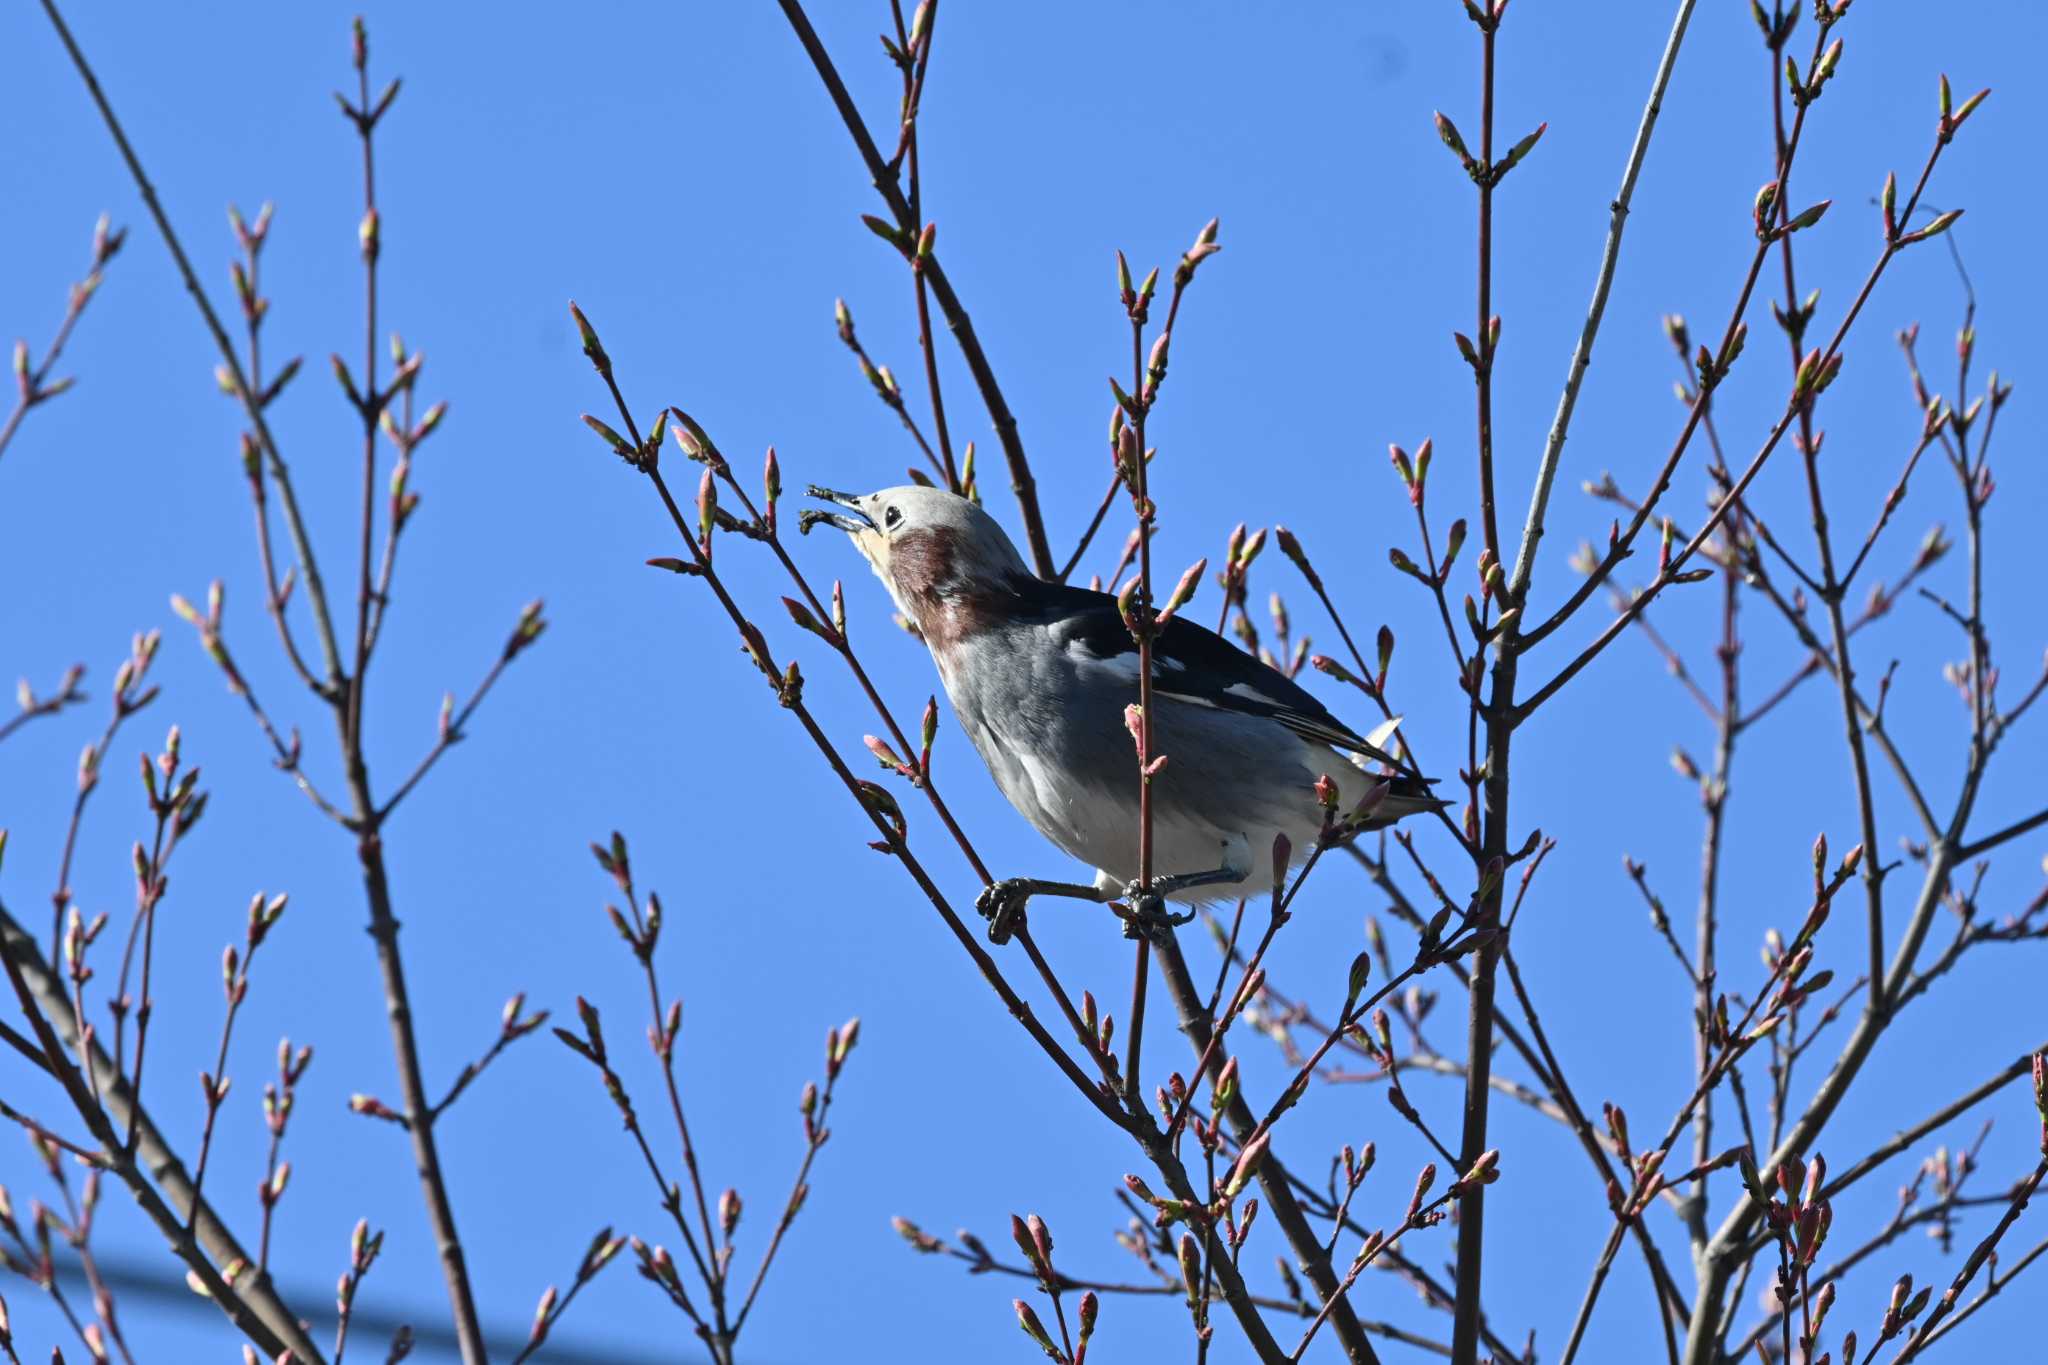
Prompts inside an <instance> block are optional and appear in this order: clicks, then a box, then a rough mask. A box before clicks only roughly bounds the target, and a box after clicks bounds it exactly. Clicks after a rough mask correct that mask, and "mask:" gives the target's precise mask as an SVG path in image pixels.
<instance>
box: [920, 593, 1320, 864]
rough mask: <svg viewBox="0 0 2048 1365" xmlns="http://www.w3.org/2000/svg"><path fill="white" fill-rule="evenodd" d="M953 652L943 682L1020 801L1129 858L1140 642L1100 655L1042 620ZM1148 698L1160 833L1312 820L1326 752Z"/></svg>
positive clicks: (1205, 846) (1071, 834)
mask: <svg viewBox="0 0 2048 1365" xmlns="http://www.w3.org/2000/svg"><path fill="white" fill-rule="evenodd" d="M947 656H948V657H947V658H946V659H944V660H942V661H941V666H940V673H941V675H942V677H943V678H944V681H945V684H946V691H947V695H948V696H949V697H950V698H951V699H952V702H953V707H954V710H955V712H956V713H957V714H958V715H959V717H960V721H961V724H962V727H963V728H964V729H965V730H966V732H967V734H968V737H969V738H970V739H971V740H972V741H973V743H974V746H975V748H976V750H977V751H979V752H980V754H981V756H982V759H983V761H984V762H986V763H987V765H988V769H989V772H990V774H991V775H992V776H993V777H994V779H995V782H996V785H997V787H998V788H1000V789H1001V791H1002V793H1003V795H1004V796H1006V797H1007V798H1009V801H1010V803H1011V804H1012V805H1013V806H1015V807H1016V808H1017V810H1018V812H1019V813H1020V814H1022V815H1023V816H1024V817H1025V819H1027V820H1029V821H1030V822H1031V824H1032V825H1033V826H1034V827H1036V828H1037V829H1038V830H1039V832H1040V833H1042V834H1044V835H1045V836H1046V837H1047V838H1048V839H1051V840H1052V841H1053V842H1054V843H1055V844H1058V845H1059V846H1060V847H1061V848H1062V849H1064V850H1065V851H1066V852H1068V853H1070V854H1072V855H1073V856H1075V857H1077V858H1080V859H1082V860H1083V861H1085V862H1087V863H1089V864H1091V865H1092V866H1095V867H1099V868H1106V869H1118V868H1124V867H1125V866H1126V865H1127V864H1128V865H1132V866H1134V865H1135V864H1134V856H1135V841H1136V828H1137V811H1138V773H1137V753H1136V750H1135V748H1134V746H1133V744H1132V740H1131V737H1130V734H1129V732H1128V730H1127V729H1126V728H1125V723H1124V708H1125V707H1126V706H1128V705H1130V704H1131V703H1133V702H1135V701H1136V700H1137V695H1138V686H1137V667H1136V662H1137V661H1136V656H1135V655H1123V656H1118V657H1115V658H1111V659H1101V658H1097V657H1095V656H1093V655H1091V654H1089V653H1088V652H1087V651H1086V650H1084V649H1081V648H1079V647H1077V646H1073V645H1071V644H1070V643H1069V642H1067V641H1065V640H1063V639H1062V638H1061V637H1060V635H1059V633H1058V632H1057V631H1055V630H1048V629H1045V628H1043V627H1036V626H1018V627H1011V628H1000V629H994V630H985V631H978V632H975V633H974V634H973V635H972V636H970V637H968V638H967V639H965V640H962V641H961V642H959V643H958V644H957V645H955V646H954V647H953V648H952V649H950V650H948V651H947ZM1161 681H1162V682H1170V679H1168V678H1162V679H1161ZM1153 710H1154V716H1153V752H1154V753H1155V754H1164V755H1166V757H1167V763H1166V766H1165V767H1164V768H1163V769H1162V770H1161V771H1160V773H1159V775H1158V776H1157V777H1156V778H1155V779H1154V784H1153V805H1154V812H1155V821H1156V822H1157V827H1158V828H1159V830H1160V831H1161V833H1162V834H1164V832H1165V831H1166V830H1167V829H1169V828H1171V829H1174V830H1178V831H1183V832H1185V835H1186V836H1187V837H1188V838H1189V839H1190V840H1192V841H1193V842H1194V843H1195V844H1197V845H1199V846H1200V847H1201V849H1202V855H1201V857H1202V859H1203V860H1206V859H1208V857H1209V854H1210V853H1211V852H1212V851H1213V848H1212V846H1213V843H1214V841H1215V840H1216V839H1219V838H1223V837H1228V836H1230V835H1233V834H1244V835H1249V836H1251V837H1252V838H1253V839H1254V840H1259V839H1263V840H1266V841H1268V842H1269V841H1270V839H1271V834H1272V831H1274V830H1276V829H1281V828H1286V829H1289V830H1290V832H1296V831H1297V830H1298V827H1299V826H1300V825H1301V824H1302V822H1303V821H1307V822H1308V827H1309V828H1313V827H1314V821H1315V819H1316V816H1315V804H1314V796H1313V792H1312V790H1311V784H1312V783H1313V782H1314V780H1315V776H1316V771H1315V769H1316V767H1317V766H1319V765H1317V764H1316V763H1314V761H1312V760H1311V759H1310V758H1309V756H1308V753H1307V746H1306V745H1304V744H1303V743H1302V742H1301V741H1300V740H1299V739H1298V738H1297V737H1295V736H1294V735H1292V734H1291V733H1289V732H1288V731H1286V730H1285V729H1284V728H1282V727H1280V726H1278V725H1274V724H1271V723H1269V722H1264V721H1261V720H1258V719H1255V718H1252V717H1248V716H1244V715H1242V714H1240V713H1237V712H1232V711H1228V710H1223V709H1219V708H1215V707H1209V706H1203V705H1199V704H1196V703H1193V702H1187V701H1180V700H1174V699H1170V698H1167V697H1163V696H1161V697H1156V698H1155V701H1154V707H1153ZM1326 757H1327V756H1326ZM1208 865H1209V863H1208V862H1207V861H1203V866H1208Z"/></svg>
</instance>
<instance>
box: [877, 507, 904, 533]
mask: <svg viewBox="0 0 2048 1365" xmlns="http://www.w3.org/2000/svg"><path fill="white" fill-rule="evenodd" d="M901 520H903V509H902V508H900V507H891V508H890V509H889V510H888V511H886V512H884V513H882V527H883V529H884V530H894V529H895V528H896V523H897V522H899V521H901Z"/></svg>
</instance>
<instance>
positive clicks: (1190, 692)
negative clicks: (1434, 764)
mask: <svg viewBox="0 0 2048 1365" xmlns="http://www.w3.org/2000/svg"><path fill="white" fill-rule="evenodd" d="M1025 591H1026V595H1027V597H1028V599H1029V601H1028V603H1027V605H1026V606H1025V611H1026V613H1027V614H1029V615H1030V616H1032V617H1033V618H1035V619H1037V620H1038V621H1040V622H1042V623H1043V624H1044V625H1045V626H1047V627H1048V628H1050V629H1051V630H1052V631H1053V633H1054V634H1055V636H1057V637H1058V638H1059V639H1060V640H1061V641H1062V642H1063V643H1064V645H1065V646H1066V647H1067V648H1069V649H1073V650H1078V651H1080V652H1081V653H1082V654H1083V655H1085V656H1086V657H1088V658H1090V659H1093V660H1095V661H1097V662H1100V663H1106V664H1124V665H1126V666H1127V667H1129V669H1130V670H1131V674H1132V676H1133V677H1134V678H1135V677H1136V675H1137V660H1138V647H1137V644H1136V643H1135V642H1134V641H1133V640H1132V639H1131V633H1130V631H1129V630H1128V629H1126V628H1125V626H1124V622H1123V617H1122V616H1121V615H1119V614H1118V612H1117V609H1116V599H1115V598H1114V597H1111V596H1110V595H1109V594H1108V593H1104V592H1096V591H1094V590H1092V589H1089V588H1076V587H1068V586H1066V585H1063V584H1056V583H1042V582H1041V583H1035V584H1034V585H1033V586H1031V587H1029V588H1027V589H1026V590H1025ZM1152 658H1153V668H1154V673H1153V681H1152V688H1153V691H1154V692H1156V693H1157V694H1158V695H1160V696H1162V697H1171V698H1173V699H1174V700H1176V701H1181V702H1186V703H1190V704H1192V705H1196V706H1209V707H1214V708H1216V709H1218V710H1223V711H1235V712H1238V713H1239V714H1241V715H1247V716H1256V717H1260V718H1262V719H1266V720H1270V721H1273V722H1274V723H1276V724H1279V725H1283V726H1285V727H1286V728H1287V729H1289V730H1292V731H1293V732H1294V733H1295V734H1297V735H1300V736H1301V737H1302V738H1303V739H1306V740H1309V741H1311V742H1312V743H1316V744H1327V745H1329V746H1330V747H1331V748H1333V749H1342V750H1347V751H1349V752H1352V753H1356V754H1361V755H1363V756H1364V757H1366V758H1369V759H1371V760H1373V761H1375V762H1378V763H1385V764H1387V765H1389V766H1390V767H1393V768H1396V769H1399V770H1401V771H1404V772H1405V771H1406V770H1407V769H1406V765H1404V764H1402V763H1401V762H1400V761H1399V760H1397V759H1395V758H1394V757H1393V756H1391V755H1389V754H1387V753H1385V752H1383V751H1382V750H1380V749H1378V748H1376V747H1374V746H1373V745H1372V744H1370V743H1369V742H1367V741H1366V739H1365V738H1364V737H1363V736H1361V735H1359V734H1358V733H1357V732H1355V731H1353V730H1352V729H1351V728H1350V727H1349V726H1347V725H1345V724H1344V722H1342V721H1340V720H1338V719H1337V718H1336V717H1335V716H1333V715H1331V714H1330V712H1329V710H1328V709H1327V708H1325V707H1324V705H1323V704H1322V703H1321V702H1319V701H1317V700H1316V699H1315V697H1314V696H1312V695H1310V693H1309V692H1308V691H1307V690H1306V689H1304V688H1303V687H1302V686H1301V685H1300V684H1298V683H1296V682H1295V681H1294V680H1293V679H1292V678H1290V677H1288V676H1287V675H1286V674H1284V673H1282V672H1280V671H1279V670H1278V669H1275V668H1272V667H1269V666H1268V665H1266V664H1264V663H1262V662H1260V661H1259V660H1258V659H1256V658H1254V657H1253V656H1252V655H1250V654H1247V653H1246V652H1245V651H1244V650H1241V649H1239V648H1237V647H1236V646H1235V645H1233V644H1231V643H1230V642H1229V641H1227V640H1225V639H1224V638H1223V637H1222V636H1220V635H1217V634H1216V633H1215V632H1214V631H1211V630H1208V629H1205V628H1204V627H1202V626H1199V625H1196V624H1195V623H1194V622H1192V621H1189V620H1186V619H1184V618H1181V617H1178V616H1176V617H1175V618H1174V619H1173V620H1171V621H1169V622H1168V623H1167V625H1166V629H1165V630H1164V631H1163V632H1161V634H1160V637H1159V639H1158V640H1157V641H1156V642H1154V644H1153V648H1152Z"/></svg>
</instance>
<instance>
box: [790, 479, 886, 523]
mask: <svg viewBox="0 0 2048 1365" xmlns="http://www.w3.org/2000/svg"><path fill="white" fill-rule="evenodd" d="M806 491H808V492H809V493H810V495H811V496H812V497H814V498H817V499H819V500H820V501H823V502H832V503H837V504H839V506H841V507H844V508H845V509H846V510H847V511H848V512H851V513H852V514H853V515H852V516H847V515H845V514H844V513H840V512H820V511H819V510H818V509H817V508H815V507H806V508H805V509H804V510H803V511H802V512H800V513H798V514H797V529H798V530H800V531H801V532H803V534H805V535H809V534H810V533H811V528H812V527H813V526H816V525H817V524H818V523H819V522H821V521H822V522H824V523H825V524H827V525H828V526H836V527H838V528H839V529H840V530H842V531H844V532H846V533H847V534H848V535H855V534H858V533H859V532H861V531H872V530H874V529H875V523H874V521H873V520H872V519H871V518H870V517H869V516H868V514H867V513H866V512H863V511H862V510H861V507H860V499H859V498H858V497H856V496H855V495H853V494H852V493H840V492H836V491H834V490H833V489H830V488H820V487H818V485H816V484H812V485H811V486H810V488H809V489H808V490H806Z"/></svg>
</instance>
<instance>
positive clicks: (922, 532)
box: [799, 484, 1030, 643]
mask: <svg viewBox="0 0 2048 1365" xmlns="http://www.w3.org/2000/svg"><path fill="white" fill-rule="evenodd" d="M810 493H811V496H812V497H814V498H819V499H822V500H823V501H825V502H829V503H831V504H833V505H834V506H835V507H836V508H838V509H841V510H838V511H832V512H821V511H818V510H816V509H807V510H806V511H805V512H804V513H803V515H802V517H801V518H800V519H799V520H800V525H801V526H802V528H803V530H805V531H806V532H808V531H809V530H810V529H811V527H813V526H815V525H817V524H818V523H820V522H824V523H826V524H828V525H831V526H836V527H838V528H839V529H840V530H842V531H844V532H846V533H847V534H848V535H849V536H851V537H852V538H853V543H854V547H855V548H856V549H858V550H859V551H860V553H861V557H862V558H864V559H866V560H867V562H868V566H869V567H870V568H872V569H873V570H874V571H875V576H876V577H877V578H880V579H881V580H882V585H883V586H884V587H886V588H887V589H888V590H889V596H890V597H891V598H892V599H894V600H895V603H896V606H897V609H898V610H900V611H901V612H902V613H903V614H904V615H905V616H907V617H909V618H910V619H911V620H912V621H914V622H916V624H917V626H918V628H919V629H920V630H922V631H923V632H924V634H925V638H926V639H927V640H928V641H931V642H933V643H937V642H938V641H939V640H940V639H941V638H943V637H945V636H947V635H953V634H957V633H959V632H962V631H965V630H969V629H972V628H974V624H975V622H974V619H973V613H974V610H975V606H976V604H977V603H979V602H985V601H986V600H987V599H988V598H990V597H992V596H994V595H996V594H999V593H1002V592H1004V591H1007V590H1008V588H1009V585H1010V584H1011V583H1012V582H1013V581H1014V580H1015V579H1016V578H1018V577H1020V576H1022V577H1028V576H1029V573H1030V571H1029V570H1028V569H1026V568H1025V567H1024V560H1023V558H1022V557H1021V556H1019V555H1018V553H1017V547H1016V546H1014V545H1012V544H1011V543H1010V538H1009V536H1007V535H1005V534H1004V533H1003V528H1002V527H1001V526H1000V525H999V524H998V523H997V522H996V519H995V518H994V517H992V516H990V515H989V514H988V513H987V512H984V511H983V510H982V509H981V507H980V505H979V504H977V503H974V502H972V501H970V500H968V499H966V498H963V497H961V496H960V495H959V494H957V493H949V492H946V491H945V490H944V489H940V488H926V487H924V486H922V485H920V484H904V485H902V486H901V487H898V488H884V489H882V490H881V491H880V492H877V493H838V492H834V491H833V490H832V489H829V488H819V487H816V486H815V485H814V486H813V487H812V488H811V490H810Z"/></svg>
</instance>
